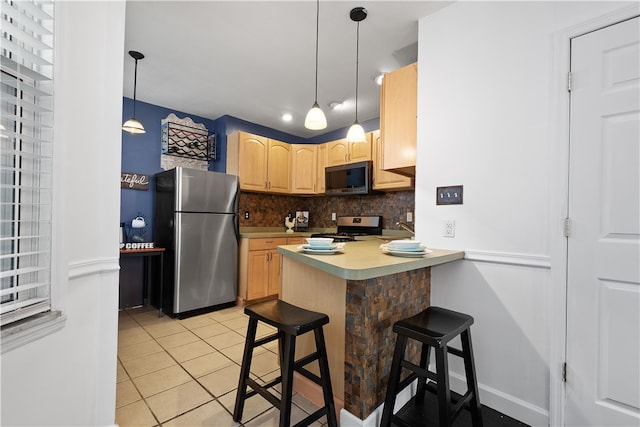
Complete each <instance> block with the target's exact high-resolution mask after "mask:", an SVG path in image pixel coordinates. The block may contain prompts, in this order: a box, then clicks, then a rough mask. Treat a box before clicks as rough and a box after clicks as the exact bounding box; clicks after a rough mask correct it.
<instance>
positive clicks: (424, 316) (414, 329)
mask: <svg viewBox="0 0 640 427" xmlns="http://www.w3.org/2000/svg"><path fill="white" fill-rule="evenodd" d="M472 324H473V317H471V316H469V315H467V314H463V313H458V312H455V311H452V310H447V309H445V308H441V307H428V308H427V309H425V310H423V311H422V312H420V313H418V314H416V315H415V316H411V317H409V318H407V319H402V320H399V321H397V322H396V323H395V324H394V325H393V331H394V332H396V334H397V339H396V346H395V350H394V354H393V361H392V363H391V372H390V373H389V384H388V386H387V395H386V398H385V402H384V408H383V412H382V421H381V423H380V426H381V427H388V426H390V425H391V424H392V423H393V424H396V425H401V426H411V425H416V426H418V425H425V422H424V420H420V417H423V416H424V415H425V412H426V411H425V406H424V396H425V390H426V389H427V388H433V387H432V384H430V383H433V382H435V384H436V387H435V391H436V392H437V400H438V411H437V412H438V419H439V425H440V426H446V427H450V426H451V425H452V423H453V420H454V419H455V418H456V417H457V416H458V415H459V413H460V411H461V410H462V409H463V408H468V409H469V410H470V412H471V421H472V425H473V427H482V414H481V406H480V400H479V398H478V384H477V380H476V372H475V365H474V360H473V348H472V346H471V331H470V327H471V325H472ZM458 335H460V339H461V342H462V350H459V349H457V348H453V347H450V346H449V345H448V343H449V342H450V341H451V340H452V339H454V338H455V337H457V336H458ZM409 339H412V340H415V341H418V342H420V343H421V344H422V350H421V353H420V364H419V365H416V364H414V363H412V362H410V361H408V360H405V350H406V346H407V342H408V340H409ZM431 348H433V349H434V352H435V356H436V372H435V373H434V372H432V371H430V370H429V355H430V351H431ZM448 353H451V354H453V355H456V356H458V357H461V358H462V359H463V360H464V368H465V376H466V381H467V392H466V393H465V394H464V395H463V396H462V397H461V398H460V399H459V400H457V401H456V402H452V396H451V390H450V388H449V366H448V359H447V354H448ZM402 368H405V369H407V370H409V371H410V372H411V373H410V375H409V376H408V377H407V378H405V379H404V380H402V381H400V374H401V371H402ZM416 379H418V388H417V392H416V395H415V396H414V397H413V398H412V399H411V400H410V401H409V402H408V403H407V404H406V405H405V406H404V407H403V408H402V410H401V411H399V412H402V413H403V415H405V413H406V414H408V415H409V416H408V417H403V418H400V417H399V416H398V413H399V412H398V413H396V414H394V413H393V409H394V406H395V401H396V396H397V394H398V393H399V392H400V391H402V390H403V389H404V388H405V387H407V386H408V385H409V384H411V383H412V382H413V381H414V380H416ZM434 415H435V414H434ZM407 419H410V420H413V421H412V422H414V424H411V422H409V421H407ZM416 420H420V421H416Z"/></svg>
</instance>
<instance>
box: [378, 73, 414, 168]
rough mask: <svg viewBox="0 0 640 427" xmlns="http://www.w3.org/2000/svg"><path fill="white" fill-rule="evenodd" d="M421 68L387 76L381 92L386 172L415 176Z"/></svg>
mask: <svg viewBox="0 0 640 427" xmlns="http://www.w3.org/2000/svg"><path fill="white" fill-rule="evenodd" d="M417 113H418V64H417V63H413V64H409V65H407V66H406V67H403V68H400V69H398V70H396V71H393V72H391V73H388V74H385V76H384V79H383V80H382V89H381V92H380V132H381V136H382V142H383V144H384V169H386V170H390V169H391V170H395V171H396V172H398V173H402V174H406V175H409V176H415V170H416V140H417Z"/></svg>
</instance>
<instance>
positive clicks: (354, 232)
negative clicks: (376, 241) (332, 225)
mask: <svg viewBox="0 0 640 427" xmlns="http://www.w3.org/2000/svg"><path fill="white" fill-rule="evenodd" d="M381 234H382V216H381V215H362V216H339V217H338V228H337V229H336V233H335V234H332V233H316V234H312V235H311V237H330V238H332V239H333V240H334V241H335V242H352V241H354V240H357V237H358V236H379V235H381Z"/></svg>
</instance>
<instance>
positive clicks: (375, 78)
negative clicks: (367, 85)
mask: <svg viewBox="0 0 640 427" xmlns="http://www.w3.org/2000/svg"><path fill="white" fill-rule="evenodd" d="M382 79H384V73H380V74H378V75H377V76H375V77H374V78H373V80H374V81H375V82H376V83H377V84H378V86H380V85H382Z"/></svg>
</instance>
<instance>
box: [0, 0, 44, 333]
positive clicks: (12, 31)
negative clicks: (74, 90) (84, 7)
mask: <svg viewBox="0 0 640 427" xmlns="http://www.w3.org/2000/svg"><path fill="white" fill-rule="evenodd" d="M53 11H54V4H53V1H52V0H0V17H1V19H0V25H1V26H2V27H1V28H0V32H1V33H2V37H1V38H0V51H1V52H0V53H1V54H0V59H1V60H2V62H1V64H0V73H1V79H0V85H1V91H0V102H1V104H2V107H1V108H2V109H1V112H2V115H1V121H0V147H1V151H0V161H1V165H0V166H1V171H0V209H1V214H2V216H1V218H0V284H1V286H0V324H1V325H2V326H5V325H7V324H10V323H13V322H16V321H19V320H23V319H26V318H28V317H31V316H34V315H37V314H40V313H43V312H46V311H50V310H51V298H50V295H51V292H50V290H51V256H50V255H51V215H52V209H51V202H52V172H53V28H54V27H53V24H54V21H53V16H54V13H53Z"/></svg>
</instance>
